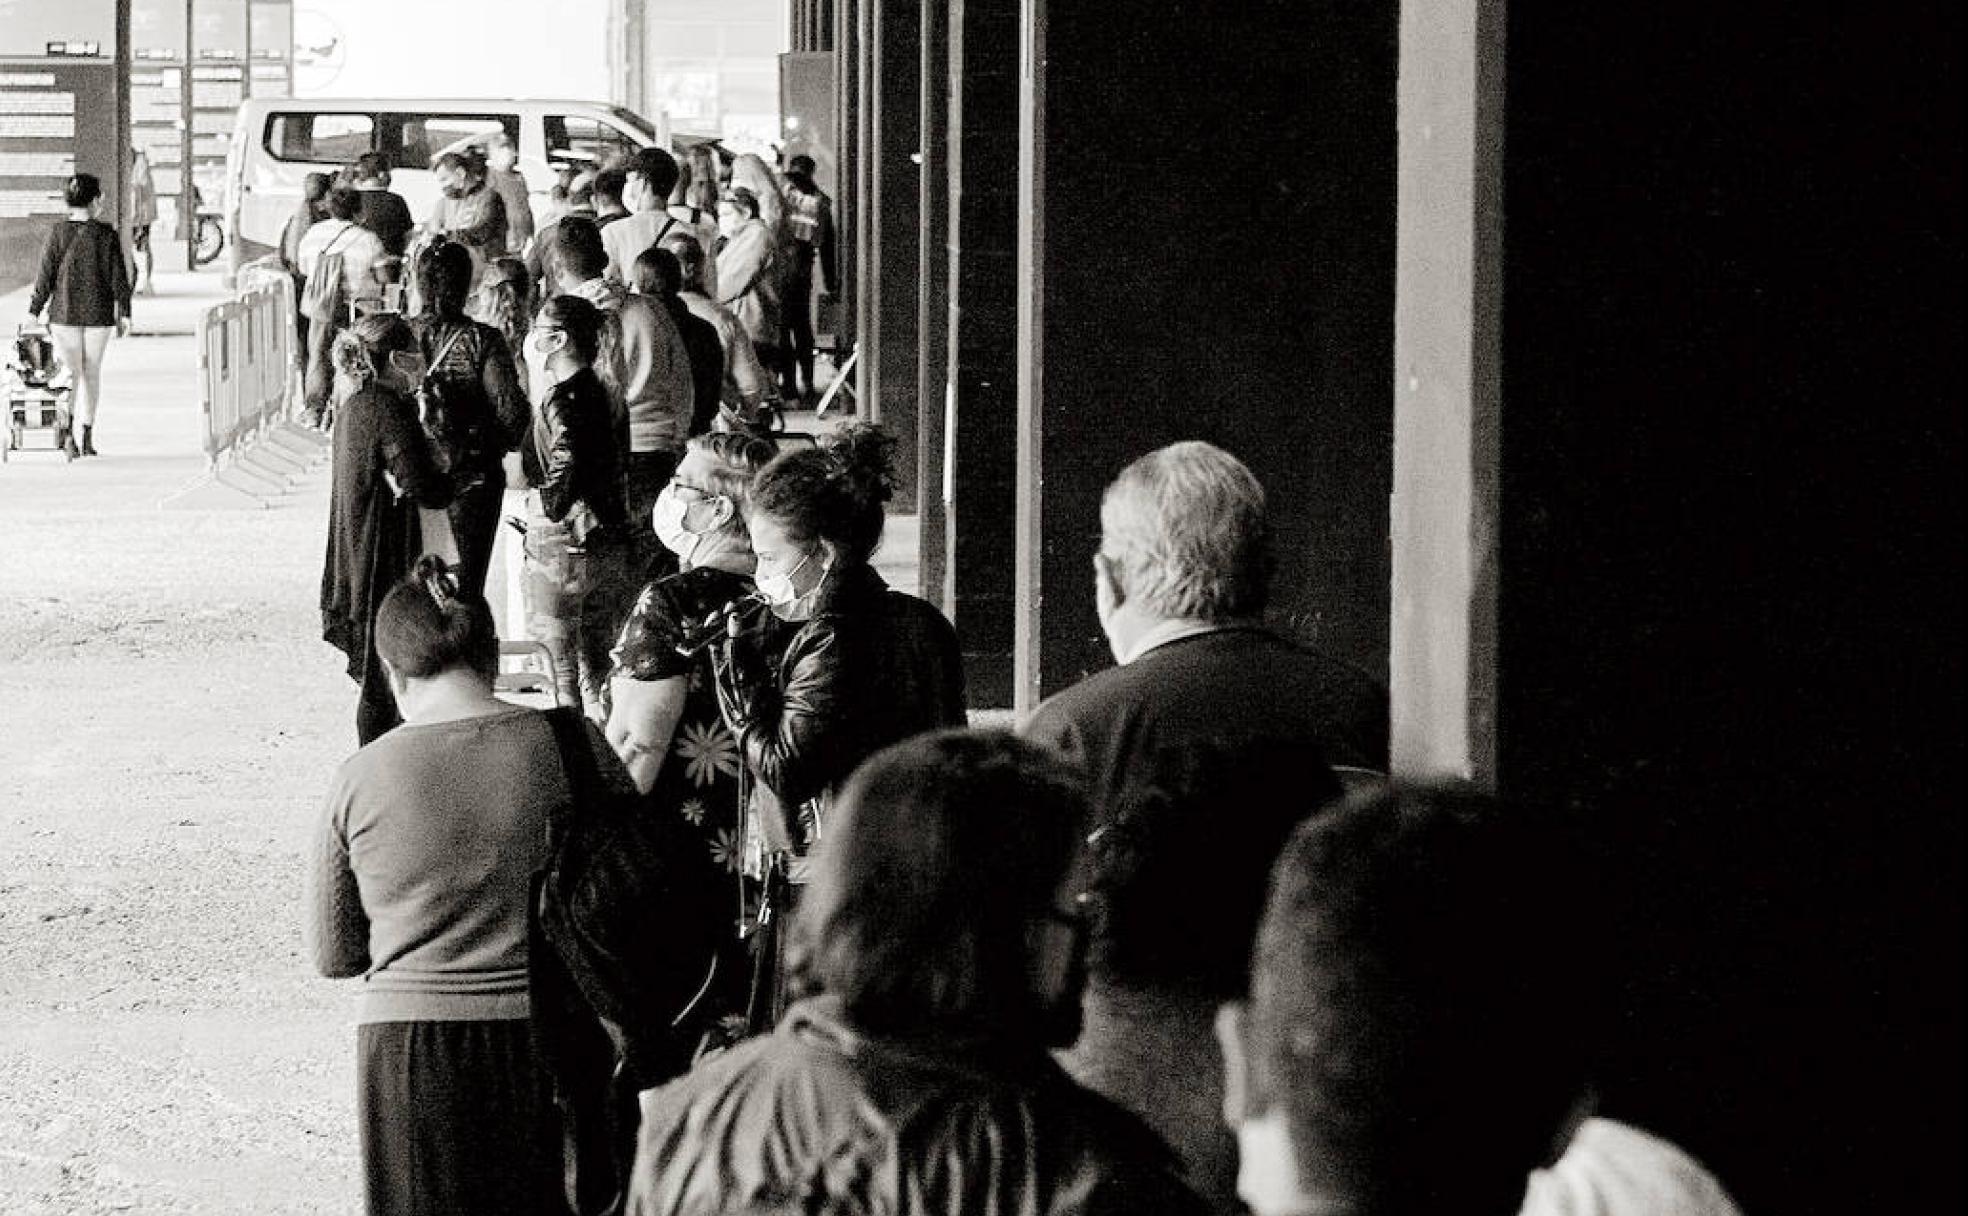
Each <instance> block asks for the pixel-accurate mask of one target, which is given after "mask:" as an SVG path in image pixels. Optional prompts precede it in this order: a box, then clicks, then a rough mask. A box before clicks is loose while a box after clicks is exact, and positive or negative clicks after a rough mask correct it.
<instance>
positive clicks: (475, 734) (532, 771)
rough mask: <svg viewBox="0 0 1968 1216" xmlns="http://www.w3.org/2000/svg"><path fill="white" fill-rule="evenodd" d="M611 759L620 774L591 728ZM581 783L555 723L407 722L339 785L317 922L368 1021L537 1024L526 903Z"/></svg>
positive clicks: (324, 845) (317, 886) (327, 954)
mask: <svg viewBox="0 0 1968 1216" xmlns="http://www.w3.org/2000/svg"><path fill="white" fill-rule="evenodd" d="M589 741H590V744H591V745H592V746H593V747H594V749H595V752H596V756H597V759H598V760H600V761H601V762H603V763H605V764H607V763H612V764H615V765H618V766H619V763H620V762H619V761H616V760H615V759H614V757H613V754H612V753H610V752H609V750H608V744H607V742H606V741H605V740H604V739H603V738H602V737H601V735H600V732H599V731H596V730H595V729H593V727H592V726H591V727H590V728H589ZM566 798H567V784H566V778H565V775H564V773H563V772H562V768H561V762H560V756H559V752H558V749H557V748H556V747H555V745H554V737H553V731H552V727H551V726H550V724H549V723H548V721H547V719H546V717H545V716H544V715H543V714H541V713H539V712H537V711H535V710H530V709H523V708H517V707H515V708H514V709H513V710H511V711H510V712H507V713H499V714H492V715H489V716H486V717H478V718H464V719H459V720H456V721H448V722H432V723H427V724H406V725H403V726H399V727H397V728H396V729H395V730H392V731H390V732H389V733H388V734H386V735H384V736H382V737H381V738H379V739H377V740H376V741H375V742H373V743H371V744H369V745H368V746H367V747H364V748H363V749H362V750H361V751H359V752H357V753H356V754H355V755H354V756H352V757H350V758H349V759H348V760H347V761H346V762H345V763H343V765H342V767H341V769H340V770H339V771H338V772H337V773H336V775H335V781H334V785H333V787H332V788H331V790H330V792H329V795H328V806H327V811H326V814H324V815H323V817H322V820H321V825H320V828H319V831H318V832H317V834H316V838H315V848H314V854H313V859H312V863H311V874H310V884H309V886H310V896H309V901H308V903H309V919H310V934H309V937H310V939H311V942H310V944H311V946H312V949H313V956H314V964H315V967H316V969H317V970H319V971H320V972H321V974H323V975H326V976H329V977H332V978H341V977H347V976H356V975H360V976H362V977H363V996H362V1003H361V1008H360V1011H359V1014H358V1019H359V1020H360V1021H363V1022H410V1021H489V1020H498V1019H508V1018H523V1017H526V1016H527V1012H528V1006H527V997H526V955H527V946H526V942H527V916H528V907H527V902H528V897H529V894H530V892H531V883H532V877H533V875H534V874H535V873H536V872H537V871H538V870H539V869H540V868H541V867H542V865H544V864H545V859H546V825H547V817H548V815H549V813H550V812H552V811H553V810H554V808H555V807H556V806H558V805H560V804H562V803H564V802H565V800H566Z"/></svg>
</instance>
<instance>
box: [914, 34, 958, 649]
mask: <svg viewBox="0 0 1968 1216" xmlns="http://www.w3.org/2000/svg"><path fill="white" fill-rule="evenodd" d="M921 5H922V16H921V21H922V39H921V45H922V60H921V63H920V66H919V71H918V78H919V80H920V82H921V109H920V115H921V117H920V119H919V121H920V123H921V131H922V138H921V140H920V143H921V146H922V161H921V163H920V165H919V166H918V169H919V173H918V177H919V180H920V184H921V202H920V216H919V218H920V221H921V228H920V229H919V230H918V233H917V238H916V282H917V283H918V284H919V288H918V291H917V304H916V333H917V335H918V340H917V343H916V418H917V421H918V424H919V428H920V429H919V433H918V435H917V439H916V458H917V467H918V468H919V469H920V471H921V479H920V481H921V484H920V486H919V493H918V495H917V500H918V506H919V509H918V512H917V516H918V528H919V537H920V540H919V544H918V548H917V571H918V576H919V582H918V586H919V587H920V588H921V589H922V593H923V596H924V598H926V599H928V600H929V601H930V602H931V603H933V604H935V605H936V606H937V607H938V608H941V609H942V610H943V611H944V612H945V613H946V614H947V613H948V612H949V610H950V603H949V595H948V588H947V587H946V586H945V581H946V576H947V573H948V568H949V543H948V530H947V529H948V521H949V515H948V511H947V507H948V499H949V489H950V487H949V481H948V474H949V467H948V464H947V462H946V461H945V459H944V453H945V451H946V446H947V445H946V440H947V438H948V433H949V432H948V425H947V423H948V418H947V411H946V409H945V401H946V398H947V397H948V392H947V386H948V384H949V361H950V354H949V352H950V253H949V222H950V205H949V203H950V169H949V138H948V136H949V118H950V90H951V81H950V65H949V39H950V0H921Z"/></svg>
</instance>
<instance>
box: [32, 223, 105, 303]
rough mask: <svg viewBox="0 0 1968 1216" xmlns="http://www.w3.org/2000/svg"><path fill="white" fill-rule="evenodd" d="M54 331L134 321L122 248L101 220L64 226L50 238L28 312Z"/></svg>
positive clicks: (44, 247) (45, 248)
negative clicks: (45, 313) (63, 327)
mask: <svg viewBox="0 0 1968 1216" xmlns="http://www.w3.org/2000/svg"><path fill="white" fill-rule="evenodd" d="M43 308H46V309H47V310H48V321H49V323H50V324H53V325H85V326H87V325H114V324H116V322H117V321H119V320H121V319H123V318H125V317H128V316H129V315H130V274H129V265H128V264H127V263H126V262H125V261H124V260H123V244H122V241H121V240H119V239H118V237H117V235H116V229H114V228H111V227H110V226H109V225H108V224H105V223H103V222H102V221H101V220H64V221H62V222H61V223H59V224H56V225H55V226H54V228H53V229H51V230H50V231H49V233H48V242H47V244H46V245H44V246H42V249H41V271H40V273H39V274H37V275H36V276H35V278H34V294H33V296H32V297H30V298H29V300H28V303H27V311H28V313H29V314H30V315H33V316H39V315H41V310H42V309H43Z"/></svg>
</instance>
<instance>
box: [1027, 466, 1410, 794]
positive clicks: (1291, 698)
mask: <svg viewBox="0 0 1968 1216" xmlns="http://www.w3.org/2000/svg"><path fill="white" fill-rule="evenodd" d="M1100 529H1101V539H1100V551H1099V552H1098V553H1097V554H1095V555H1094V559H1093V564H1094V580H1095V594H1096V596H1097V598H1098V601H1099V613H1100V627H1101V630H1102V631H1103V632H1104V633H1106V635H1107V640H1108V643H1109V645H1110V646H1112V648H1113V651H1114V657H1115V659H1116V660H1118V662H1119V666H1117V667H1114V668H1112V669H1110V670H1108V671H1104V672H1101V673H1100V674H1099V675H1096V676H1093V677H1091V678H1090V679H1087V680H1084V681H1082V682H1080V683H1079V684H1077V685H1075V686H1073V687H1072V688H1069V689H1067V690H1066V691H1064V692H1062V693H1060V694H1059V695H1057V696H1055V697H1053V698H1051V699H1050V700H1048V701H1046V702H1045V703H1044V704H1042V705H1040V706H1039V707H1038V709H1037V710H1036V711H1034V712H1033V715H1032V717H1031V720H1030V721H1028V722H1027V723H1026V724H1025V728H1024V730H1025V733H1026V734H1028V735H1030V736H1031V737H1033V738H1035V739H1038V740H1040V741H1041V742H1045V743H1049V744H1051V745H1053V746H1054V747H1056V748H1059V749H1060V750H1062V751H1065V752H1067V753H1068V754H1070V755H1072V756H1074V757H1075V758H1076V759H1078V760H1079V761H1080V762H1081V763H1083V764H1084V765H1086V767H1087V770H1088V776H1089V778H1090V780H1091V782H1092V790H1093V801H1094V822H1093V823H1092V824H1090V825H1089V828H1093V827H1098V826H1099V825H1100V824H1102V823H1105V822H1106V821H1108V820H1110V819H1111V818H1112V817H1113V816H1114V815H1115V814H1117V813H1118V812H1119V811H1121V810H1122V809H1124V808H1125V807H1126V806H1128V805H1129V804H1130V803H1131V802H1134V801H1136V800H1138V797H1139V795H1140V794H1141V792H1142V785H1143V783H1144V782H1146V781H1148V780H1149V779H1150V774H1152V773H1154V772H1155V771H1156V770H1157V767H1158V765H1157V760H1158V757H1159V756H1160V755H1161V753H1164V752H1167V751H1173V750H1181V749H1185V748H1188V747H1191V746H1193V745H1197V744H1204V743H1207V744H1209V745H1211V746H1212V747H1216V748H1221V747H1225V746H1229V747H1232V748H1234V746H1235V745H1237V744H1239V743H1241V742H1245V741H1254V742H1261V741H1273V740H1278V741H1285V742H1289V743H1292V744H1294V745H1296V746H1299V747H1302V748H1303V750H1304V753H1305V757H1306V764H1307V766H1308V768H1310V767H1312V766H1317V765H1320V763H1321V760H1322V759H1323V762H1324V763H1325V764H1334V765H1342V766H1346V767H1349V768H1360V769H1370V770H1373V771H1375V772H1380V771H1385V769H1386V767H1387V693H1386V690H1385V689H1382V688H1381V687H1379V686H1378V685H1377V684H1375V683H1374V682H1373V681H1372V680H1371V679H1369V678H1368V677H1367V676H1366V675H1365V674H1364V673H1362V672H1361V671H1359V670H1358V669H1356V668H1354V667H1352V666H1350V665H1348V664H1346V663H1343V662H1340V661H1338V660H1336V659H1331V658H1328V657H1326V656H1323V655H1319V654H1315V653H1313V652H1312V651H1309V650H1306V649H1305V648H1303V647H1301V646H1299V645H1297V644H1296V643H1293V642H1291V641H1289V640H1287V639H1285V638H1282V637H1280V636H1278V635H1277V634H1275V633H1273V632H1271V631H1270V630H1269V629H1267V628H1265V626H1264V625H1263V624H1262V623H1261V621H1260V619H1259V618H1260V617H1261V615H1262V614H1263V612H1264V606H1265V599H1266V595H1267V593H1268V591H1269V586H1268V584H1269V581H1270V574H1271V565H1272V559H1271V553H1270V543H1269V542H1270V535H1269V532H1270V530H1269V527H1268V525H1267V523H1266V520H1265V513H1264V489H1263V487H1262V486H1260V485H1258V483H1257V479H1256V478H1255V477H1253V476H1252V475H1251V472H1250V470H1249V469H1247V468H1245V467H1244V465H1243V463H1242V462H1241V461H1239V460H1238V459H1237V458H1236V457H1235V456H1232V455H1231V454H1230V453H1228V452H1225V451H1223V450H1222V449H1221V448H1217V447H1214V446H1212V445H1210V444H1207V443H1199V442H1187V443H1176V444H1171V445H1169V446H1168V447H1165V448H1161V449H1160V450H1158V451H1154V452H1150V453H1149V454H1148V455H1146V456H1144V457H1142V458H1141V459H1139V460H1137V461H1135V462H1134V463H1133V464H1131V465H1129V466H1128V467H1127V468H1126V469H1124V470H1122V472H1121V475H1120V476H1119V477H1118V478H1116V479H1115V481H1114V484H1113V485H1111V486H1109V487H1108V488H1107V493H1106V496H1105V498H1104V499H1103V500H1102V502H1101V506H1100ZM1305 809H1306V810H1308V811H1309V810H1311V809H1312V808H1310V807H1307V808H1305Z"/></svg>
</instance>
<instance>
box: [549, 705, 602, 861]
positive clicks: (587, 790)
mask: <svg viewBox="0 0 1968 1216" xmlns="http://www.w3.org/2000/svg"><path fill="white" fill-rule="evenodd" d="M546 713H547V725H548V726H550V727H551V728H552V729H553V737H554V748H555V750H556V751H558V752H559V753H560V771H561V774H562V776H563V777H564V778H565V779H566V781H567V810H568V812H569V813H570V814H573V813H578V812H579V810H580V809H581V807H582V806H583V805H584V804H586V802H587V801H588V798H589V796H590V795H591V794H592V793H593V788H594V781H593V774H594V759H593V757H592V756H590V755H589V754H588V739H587V729H586V726H585V725H584V723H585V721H586V720H585V719H584V718H582V716H581V711H580V710H578V709H576V708H574V707H573V706H570V705H556V706H555V707H554V708H552V709H550V710H548V711H546ZM565 827H566V824H565V823H564V822H561V821H559V820H557V818H556V817H555V816H552V815H549V816H548V817H547V844H548V846H549V847H551V846H552V845H553V844H554V843H555V842H557V841H558V840H559V837H560V833H561V832H562V831H563V830H564V829H565Z"/></svg>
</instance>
